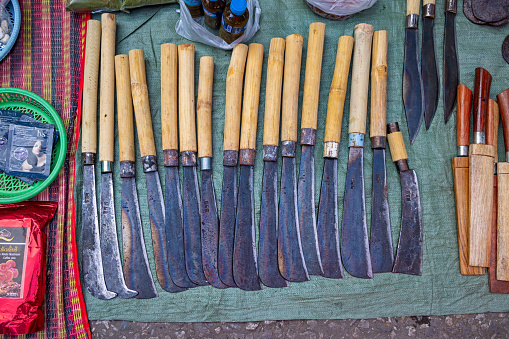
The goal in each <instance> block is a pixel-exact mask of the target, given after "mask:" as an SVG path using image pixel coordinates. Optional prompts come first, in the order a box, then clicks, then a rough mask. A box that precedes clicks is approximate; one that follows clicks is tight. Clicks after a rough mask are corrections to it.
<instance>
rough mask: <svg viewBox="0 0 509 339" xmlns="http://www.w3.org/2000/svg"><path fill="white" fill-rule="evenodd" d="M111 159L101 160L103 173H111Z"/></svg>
mask: <svg viewBox="0 0 509 339" xmlns="http://www.w3.org/2000/svg"><path fill="white" fill-rule="evenodd" d="M111 163H112V162H111V161H105V160H103V161H101V173H111V168H112V166H111Z"/></svg>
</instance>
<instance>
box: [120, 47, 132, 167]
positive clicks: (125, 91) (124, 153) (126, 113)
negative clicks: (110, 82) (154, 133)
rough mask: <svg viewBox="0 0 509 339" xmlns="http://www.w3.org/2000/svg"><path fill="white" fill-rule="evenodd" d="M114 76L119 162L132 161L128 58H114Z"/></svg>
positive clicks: (122, 55) (125, 56)
mask: <svg viewBox="0 0 509 339" xmlns="http://www.w3.org/2000/svg"><path fill="white" fill-rule="evenodd" d="M115 75H116V82H117V120H118V150H119V159H120V161H134V160H135V158H136V155H135V151H134V121H133V98H132V96H131V78H130V76H129V56H127V55H125V54H120V55H117V56H116V57H115Z"/></svg>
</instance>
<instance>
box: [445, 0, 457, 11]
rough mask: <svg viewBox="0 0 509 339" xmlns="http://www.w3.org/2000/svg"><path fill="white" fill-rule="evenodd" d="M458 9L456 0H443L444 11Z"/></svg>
mask: <svg viewBox="0 0 509 339" xmlns="http://www.w3.org/2000/svg"><path fill="white" fill-rule="evenodd" d="M457 9H458V1H457V0H446V2H445V11H446V12H451V13H456V11H457Z"/></svg>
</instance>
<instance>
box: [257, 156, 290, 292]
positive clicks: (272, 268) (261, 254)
mask: <svg viewBox="0 0 509 339" xmlns="http://www.w3.org/2000/svg"><path fill="white" fill-rule="evenodd" d="M277 229H278V207H277V162H275V161H264V166H263V182H262V202H261V209H260V237H259V239H258V273H259V275H260V280H261V281H262V283H263V284H264V285H265V286H268V287H275V288H276V287H287V286H288V281H286V280H285V279H284V278H283V276H282V275H281V273H279V267H278V261H277Z"/></svg>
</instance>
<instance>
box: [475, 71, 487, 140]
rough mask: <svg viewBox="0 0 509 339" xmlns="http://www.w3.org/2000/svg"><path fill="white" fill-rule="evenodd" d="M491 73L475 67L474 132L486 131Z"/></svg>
mask: <svg viewBox="0 0 509 339" xmlns="http://www.w3.org/2000/svg"><path fill="white" fill-rule="evenodd" d="M490 87H491V74H490V73H489V72H488V71H487V70H485V69H484V68H480V67H479V68H476V69H475V82H474V133H476V132H485V131H486V126H485V119H486V111H487V109H488V100H489V98H490Z"/></svg>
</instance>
